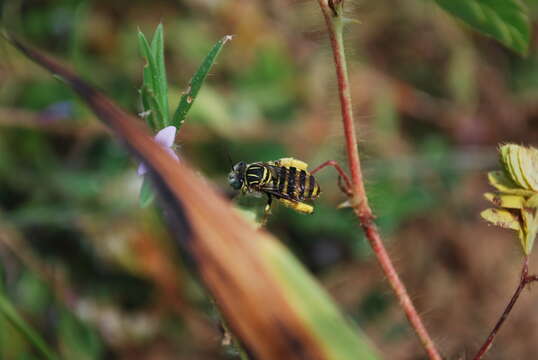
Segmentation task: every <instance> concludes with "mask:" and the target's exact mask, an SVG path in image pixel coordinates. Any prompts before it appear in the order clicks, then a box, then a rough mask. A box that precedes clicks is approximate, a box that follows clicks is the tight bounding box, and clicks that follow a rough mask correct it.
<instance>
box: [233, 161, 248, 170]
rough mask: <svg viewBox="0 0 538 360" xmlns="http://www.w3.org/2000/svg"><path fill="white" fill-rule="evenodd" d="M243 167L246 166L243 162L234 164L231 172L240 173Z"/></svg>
mask: <svg viewBox="0 0 538 360" xmlns="http://www.w3.org/2000/svg"><path fill="white" fill-rule="evenodd" d="M245 165H246V164H245V162H244V161H240V162H238V163H237V164H235V165H234V166H233V168H232V169H233V171H235V172H240V171H242V170H243V169H244V168H245Z"/></svg>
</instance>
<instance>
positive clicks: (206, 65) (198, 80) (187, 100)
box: [170, 35, 232, 129]
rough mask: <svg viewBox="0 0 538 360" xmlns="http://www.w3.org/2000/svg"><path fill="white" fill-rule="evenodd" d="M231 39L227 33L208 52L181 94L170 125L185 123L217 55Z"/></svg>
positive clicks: (178, 126) (179, 125)
mask: <svg viewBox="0 0 538 360" xmlns="http://www.w3.org/2000/svg"><path fill="white" fill-rule="evenodd" d="M231 39H232V36H231V35H226V36H225V37H223V38H222V39H220V40H219V41H217V43H216V44H215V45H214V46H213V48H212V49H211V50H210V51H209V54H207V56H206V57H205V59H204V61H203V62H202V65H200V67H199V68H198V70H197V71H196V73H195V74H194V76H193V77H192V79H191V81H190V82H189V85H188V87H187V90H185V92H184V93H183V95H182V96H181V99H180V100H179V104H178V106H177V109H176V111H175V113H174V116H173V118H172V122H171V123H170V125H173V126H175V127H177V128H178V129H179V128H180V127H181V125H182V124H183V120H184V119H185V116H186V115H187V113H188V112H189V110H190V108H191V106H192V104H193V103H194V100H195V99H196V96H198V92H199V91H200V88H201V87H202V84H203V82H204V80H205V78H206V77H207V74H208V73H209V70H211V67H212V66H213V63H214V62H215V60H216V58H217V55H218V54H219V53H220V50H221V49H222V47H223V46H224V44H226V43H227V42H228V41H229V40H231Z"/></svg>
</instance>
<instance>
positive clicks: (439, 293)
mask: <svg viewBox="0 0 538 360" xmlns="http://www.w3.org/2000/svg"><path fill="white" fill-rule="evenodd" d="M0 4H1V5H2V6H1V7H0V9H1V10H0V11H1V16H2V24H3V25H4V26H6V27H8V28H9V29H10V30H11V31H13V32H15V33H17V34H20V35H21V36H23V37H24V38H25V39H26V40H27V41H28V42H30V43H33V44H36V45H37V46H39V47H40V48H43V49H46V50H47V51H49V52H51V53H54V54H55V55H57V56H59V57H62V58H64V59H65V60H66V61H67V62H69V63H71V64H72V65H73V66H74V68H75V69H76V70H77V71H79V72H81V73H82V74H83V75H84V76H85V77H86V78H87V79H89V80H91V81H92V82H93V83H94V84H96V85H97V86H99V87H100V88H102V89H103V90H104V91H105V92H106V93H107V94H108V95H110V96H111V97H112V98H114V99H115V100H117V101H118V102H120V103H121V104H122V105H123V106H124V107H125V108H127V109H128V110H129V111H131V112H132V113H140V112H141V111H142V106H141V104H140V103H139V94H138V92H137V89H139V88H140V86H141V84H142V71H143V66H144V61H143V59H141V58H140V56H139V51H138V39H137V29H138V28H140V29H141V31H142V32H144V33H146V34H149V33H151V32H152V31H153V30H154V29H155V27H156V26H157V24H158V23H160V22H162V23H163V24H164V28H165V31H166V40H165V43H164V53H165V58H166V68H167V71H168V72H167V79H168V91H169V96H170V98H169V102H170V104H175V103H176V102H177V99H178V98H179V97H180V96H181V94H182V92H183V91H184V90H185V89H186V84H188V81H189V79H190V78H191V77H192V75H193V74H194V73H195V72H196V70H197V69H198V66H199V64H200V63H201V61H202V60H203V59H204V57H205V56H206V55H207V52H208V51H209V49H211V47H212V46H213V45H214V44H215V42H216V41H218V39H221V38H222V37H223V36H224V35H226V34H233V35H234V38H233V40H232V41H231V42H230V43H229V44H227V45H226V46H227V47H226V51H224V52H223V53H221V54H220V55H219V58H218V61H217V62H216V63H215V65H214V67H213V68H212V70H211V71H210V73H209V75H208V77H207V79H206V82H205V85H204V87H203V88H202V89H201V91H200V93H199V95H198V98H197V101H196V103H195V104H194V105H193V107H192V109H191V111H190V112H189V114H188V116H187V118H186V122H185V126H184V127H183V128H182V131H181V133H180V135H179V136H178V143H179V153H180V155H181V156H182V157H184V158H185V159H187V161H189V162H190V163H191V164H194V165H195V166H196V167H197V168H198V169H199V170H200V172H201V173H203V174H204V175H206V176H207V177H209V178H210V179H211V180H212V181H213V182H214V183H215V185H216V186H218V187H220V188H221V189H222V191H223V192H224V193H227V194H230V196H232V195H233V194H231V193H230V190H229V189H228V186H227V184H226V174H227V172H228V171H229V167H230V164H229V160H228V155H229V156H230V157H231V158H232V159H233V161H239V160H244V161H259V160H273V159H277V158H279V157H284V156H293V157H296V158H299V159H302V160H305V161H307V162H308V163H309V164H310V166H316V165H317V164H319V163H321V162H323V161H325V160H328V159H335V160H338V161H340V162H341V163H344V164H345V157H344V155H343V153H342V147H343V146H342V142H343V138H342V136H341V124H340V121H339V115H338V105H337V98H336V91H335V85H334V69H333V67H332V64H331V61H332V59H331V57H330V52H329V49H328V44H327V39H326V38H325V35H324V32H323V29H324V27H323V23H322V19H321V15H320V13H319V9H318V8H317V4H315V3H314V2H301V1H296V2H286V1H283V0H272V1H261V0H259V1H211V0H203V1H200V0H196V1H195V0H183V1H178V2H166V1H154V2H151V3H148V2H146V1H142V0H135V1H129V2H127V1H124V0H122V1H114V2H111V1H84V0H55V1H52V0H40V1H37V0H7V1H4V2H0ZM528 6H529V9H530V10H529V13H528V16H529V19H530V22H531V27H530V29H531V30H530V34H531V35H530V46H529V50H528V55H527V57H525V58H522V57H520V56H518V55H517V54H514V53H512V52H510V51H508V50H507V49H506V48H505V47H503V46H502V45H500V44H498V43H497V42H495V41H493V40H491V39H489V38H486V37H483V36H480V35H478V34H476V33H474V32H471V31H468V30H467V29H466V28H465V27H461V26H459V25H458V23H457V22H454V21H453V19H452V18H451V17H449V16H447V14H446V13H444V12H443V11H440V10H439V8H438V7H437V5H436V4H435V3H434V2H430V1H410V2H406V3H405V4H402V3H400V2H395V1H393V0H382V1H378V2H357V3H350V6H348V7H347V11H348V12H349V16H350V17H352V18H358V19H360V20H361V22H362V24H361V25H356V26H353V27H350V28H349V29H348V32H347V36H346V45H347V48H348V53H349V54H350V60H351V74H350V79H351V82H352V84H353V88H352V89H351V90H352V95H353V98H354V100H355V103H356V106H357V108H356V114H357V123H358V132H359V134H358V136H359V140H360V146H361V156H362V160H363V163H364V168H365V176H366V179H367V180H366V181H367V188H368V191H369V194H370V197H371V201H372V203H373V207H374V210H375V213H376V215H377V216H378V219H377V221H378V223H379V224H380V226H381V229H382V232H383V233H384V235H385V237H386V238H387V239H388V241H390V242H391V243H390V247H391V253H392V254H393V255H394V256H395V257H396V259H397V267H398V268H399V269H401V270H402V274H403V277H404V279H405V281H406V283H407V284H409V287H410V290H411V293H412V294H413V295H414V294H417V295H418V298H419V301H418V305H419V308H421V309H426V311H427V312H428V314H427V316H426V320H427V323H428V328H431V330H432V332H433V334H434V337H436V338H443V339H446V338H450V339H449V340H446V341H444V342H442V344H441V349H442V351H443V353H445V354H447V356H448V357H457V356H458V355H461V351H462V349H465V348H467V349H469V348H473V347H474V346H475V345H476V343H477V341H479V340H481V335H482V334H483V333H484V331H486V330H485V329H486V328H487V327H488V326H490V324H491V321H492V316H495V315H491V314H489V313H488V312H487V311H486V310H485V313H484V314H482V315H481V314H474V311H472V310H471V309H477V308H480V309H490V308H493V309H498V308H500V307H501V306H503V305H504V304H499V303H498V301H500V302H501V303H503V302H504V299H503V297H502V296H498V295H499V294H503V293H505V292H504V288H503V287H502V286H503V285H502V284H503V282H502V281H498V278H497V277H495V278H490V277H486V276H488V275H486V274H492V275H491V276H498V277H499V278H503V279H506V278H512V277H510V276H511V275H513V274H512V272H511V271H513V269H514V268H517V267H518V266H519V256H518V254H511V253H510V249H511V247H510V245H511V244H508V245H506V247H504V246H505V245H504V244H505V242H503V241H502V240H503V238H502V237H501V235H496V233H495V232H492V230H490V229H488V228H487V227H486V226H485V225H484V224H483V223H482V222H480V220H479V219H478V216H477V214H478V212H479V210H480V209H482V208H484V204H483V203H480V201H481V200H480V194H481V193H483V192H484V191H485V189H486V185H487V184H486V181H485V180H483V173H484V171H485V170H491V169H494V168H495V167H497V154H496V144H497V143H499V142H508V141H509V142H514V143H529V144H536V143H538V132H536V131H535V129H536V125H537V124H538V107H537V106H536V104H537V103H538V102H537V101H536V97H537V96H538V71H537V70H536V69H537V68H538V66H537V65H538V48H537V46H536V35H535V33H536V30H535V29H536V19H537V17H538V6H537V5H536V1H528ZM169 110H170V111H171V113H173V112H172V111H173V110H174V109H169ZM141 121H142V120H141ZM137 165H138V164H135V163H134V162H133V161H132V160H131V159H130V158H129V157H128V156H127V155H126V153H125V151H124V150H123V149H122V148H121V146H120V145H118V144H117V143H116V142H115V141H114V140H112V138H111V137H110V136H109V135H108V133H107V132H106V131H105V130H104V129H103V127H102V126H101V125H99V124H98V122H97V120H95V119H94V117H93V116H92V115H91V114H90V113H89V111H88V110H87V109H86V108H85V107H84V106H82V105H81V103H80V102H79V100H78V99H77V98H76V97H75V96H74V95H73V94H72V93H71V92H70V91H69V90H68V89H67V88H66V87H65V86H64V85H63V84H62V83H60V82H59V81H58V80H57V79H54V78H52V77H50V76H49V75H48V74H47V73H45V72H44V71H42V70H40V69H38V68H37V67H36V66H35V65H33V64H31V63H30V62H28V61H27V60H25V59H23V58H22V57H21V55H20V54H17V53H16V52H15V51H14V50H13V49H11V48H9V47H7V46H6V45H5V44H4V43H3V42H1V43H0V189H1V191H0V274H1V276H0V288H1V289H2V291H3V293H4V294H5V296H6V297H7V298H8V299H9V300H10V301H11V303H12V304H14V305H15V307H16V309H17V311H18V313H19V314H20V315H21V316H22V317H24V319H25V320H26V321H27V322H28V323H29V324H30V325H31V326H32V327H33V328H34V329H36V331H37V332H39V333H40V334H42V335H43V337H44V339H45V340H46V341H47V343H48V344H49V345H50V346H51V347H52V348H54V349H55V350H56V351H58V352H59V353H60V355H61V356H62V357H65V358H82V357H83V355H82V353H84V354H85V355H86V356H88V358H135V357H136V358H140V359H149V358H163V359H167V358H174V359H193V358H196V359H215V358H227V357H228V355H226V354H227V351H226V350H225V349H223V348H222V347H221V346H220V344H219V341H218V339H219V336H220V335H219V330H218V326H217V325H216V321H215V320H214V319H212V318H210V317H208V316H207V315H206V314H207V309H208V308H210V302H209V301H208V300H207V298H206V297H205V296H204V295H203V291H202V290H201V289H200V287H199V285H198V283H197V282H196V281H195V280H193V279H192V278H191V277H190V275H188V272H187V271H186V269H187V266H186V265H185V264H188V259H180V258H178V257H177V256H176V255H175V251H173V250H174V245H173V244H171V243H170V242H169V241H168V238H167V237H166V234H163V233H162V225H161V219H160V215H159V214H158V212H157V211H155V210H154V209H152V208H147V209H140V208H139V207H138V202H137V196H138V191H139V189H140V186H141V179H140V178H139V177H138V176H137V175H136V166H137ZM317 178H318V180H319V182H320V184H321V187H322V190H323V194H322V197H321V198H320V200H319V201H318V202H316V212H315V213H314V214H313V215H312V216H303V215H301V214H296V213H294V212H293V211H291V210H290V209H286V208H283V207H275V209H274V216H272V217H271V220H270V222H269V229H270V230H271V231H273V232H275V233H276V234H277V235H278V236H279V238H281V239H284V240H285V242H286V244H287V245H288V246H290V247H291V248H292V249H293V250H294V251H295V253H296V254H297V256H298V257H299V258H301V260H303V261H304V262H305V263H306V264H307V265H308V266H309V267H310V269H312V270H313V271H314V272H315V273H316V275H317V276H319V278H320V279H321V281H322V282H324V283H325V284H326V286H327V287H328V289H329V290H330V291H331V292H332V293H333V295H334V296H335V297H336V299H337V301H338V302H339V303H340V304H341V305H342V307H343V308H344V309H345V310H346V311H348V312H349V314H350V316H352V317H353V318H355V319H356V320H357V321H359V322H360V323H361V326H362V328H363V329H365V331H366V332H367V333H368V335H369V336H371V337H372V338H373V339H374V342H375V343H376V344H377V345H378V348H380V349H381V350H382V351H383V352H384V354H385V356H386V357H387V358H391V359H420V358H421V356H422V355H421V354H422V353H421V350H420V349H419V348H418V346H417V345H416V342H415V340H414V337H413V335H412V334H411V332H410V331H409V329H408V327H407V326H406V325H405V322H404V320H403V319H402V316H401V313H400V312H399V310H398V308H397V304H395V302H394V301H393V300H392V297H390V295H388V294H387V290H386V289H385V286H386V284H385V283H383V282H382V279H381V277H380V273H379V272H378V271H377V268H376V265H375V264H374V263H373V262H372V261H371V260H370V258H369V253H370V250H369V248H368V245H367V244H366V243H365V242H364V240H363V238H362V235H361V233H360V231H359V229H358V227H357V224H356V220H355V219H354V217H353V215H352V214H351V213H350V212H348V211H347V210H340V211H337V210H335V206H336V204H338V203H339V202H341V201H342V199H343V195H342V194H341V193H340V192H339V190H338V187H337V186H336V175H335V174H334V173H332V172H331V170H327V171H326V172H322V173H320V174H319V176H317ZM477 179H478V180H477ZM237 201H238V203H239V205H240V206H243V207H246V208H247V209H249V210H252V211H261V210H262V209H263V203H264V200H263V199H256V198H242V199H237ZM509 236H510V235H506V237H509ZM471 237H472V238H471ZM481 239H484V241H487V242H481V241H482V240H481ZM506 243H508V242H506ZM478 244H483V245H484V246H487V251H481V252H477V251H476V249H477V248H478ZM470 253H473V254H474V257H472V260H470V259H469V255H468V254H470ZM477 253H478V254H477ZM499 253H501V254H503V264H500V262H499V257H496V256H498V255H497V254H499ZM506 254H508V255H506ZM510 254H511V255H510ZM504 262H506V263H504ZM514 264H518V265H517V266H515V265H514ZM481 276H482V277H481ZM503 276H504V277H503ZM485 284H499V285H497V286H499V287H496V288H495V289H494V290H492V287H491V286H493V285H491V286H490V285H487V286H486V285H485ZM508 285H509V287H510V286H511V284H508ZM510 291H511V290H510ZM506 293H507V294H508V292H506ZM492 294H494V296H493V295H492ZM454 296H458V301H454ZM520 305H521V307H520V308H519V309H521V310H520V311H522V312H523V311H528V312H527V313H524V315H525V316H523V317H521V318H517V317H515V318H513V319H512V320H513V323H514V328H513V329H512V330H510V331H507V334H506V335H505V337H504V338H503V337H500V338H499V339H498V343H497V347H496V348H495V349H497V351H493V352H492V353H491V355H490V357H491V359H503V358H517V357H520V358H532V357H533V356H534V355H533V354H534V352H535V350H536V349H535V345H534V344H532V342H530V341H526V340H525V338H526V337H525V336H522V332H521V331H520V330H519V329H526V330H525V331H526V332H525V333H526V334H528V333H529V331H532V330H536V324H534V323H530V322H525V321H526V320H525V319H530V318H532V315H534V314H535V312H533V311H535V310H534V307H532V306H531V305H530V304H529V305H525V303H521V304H518V306H520ZM261 311H262V309H261ZM529 312H530V313H529ZM471 313H473V315H472V324H470V318H469V314H471ZM495 314H496V313H495ZM529 321H530V320H529ZM521 324H523V325H525V326H519V325H521ZM477 336H478V337H480V339H479V340H477V338H476V337H477ZM2 344H10V345H9V346H2ZM402 349H403V350H402ZM404 350H405V351H404ZM403 353H405V355H402V354H403ZM0 358H2V359H4V358H5V359H38V358H39V355H38V354H37V353H36V352H35V350H34V348H33V346H32V344H30V343H28V341H27V340H26V339H25V338H24V337H22V336H21V335H20V334H19V332H17V331H15V329H13V327H12V326H11V325H10V324H9V323H8V322H6V321H5V319H4V318H1V317H0Z"/></svg>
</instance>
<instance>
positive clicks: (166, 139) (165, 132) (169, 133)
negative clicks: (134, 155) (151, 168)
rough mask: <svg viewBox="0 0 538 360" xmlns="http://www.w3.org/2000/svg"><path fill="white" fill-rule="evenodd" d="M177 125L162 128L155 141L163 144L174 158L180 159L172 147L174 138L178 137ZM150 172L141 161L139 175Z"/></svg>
mask: <svg viewBox="0 0 538 360" xmlns="http://www.w3.org/2000/svg"><path fill="white" fill-rule="evenodd" d="M176 130H177V129H176V127H175V126H167V127H165V128H164V129H161V130H160V131H159V132H158V133H157V135H155V141H156V142H157V144H159V145H161V146H162V147H163V149H164V150H166V152H167V153H168V154H170V156H172V157H173V158H174V159H176V160H177V161H179V157H178V156H177V154H176V153H175V151H174V150H173V149H172V145H174V140H175V139H176ZM147 172H148V169H147V167H146V165H144V163H141V164H140V165H139V166H138V170H137V174H138V176H142V175H144V174H145V173H147Z"/></svg>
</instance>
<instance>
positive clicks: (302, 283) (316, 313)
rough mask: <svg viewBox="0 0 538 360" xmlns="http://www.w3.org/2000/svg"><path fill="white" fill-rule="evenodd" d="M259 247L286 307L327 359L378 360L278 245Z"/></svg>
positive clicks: (365, 339)
mask: <svg viewBox="0 0 538 360" xmlns="http://www.w3.org/2000/svg"><path fill="white" fill-rule="evenodd" d="M259 245H260V247H262V249H263V250H262V251H263V253H264V256H265V257H266V258H267V262H268V263H269V265H270V266H268V270H269V271H270V272H272V273H273V274H274V276H275V277H276V278H277V279H278V280H279V283H280V284H282V286H283V287H284V288H285V289H286V291H285V292H284V296H285V297H286V300H287V303H288V304H289V306H290V307H291V308H294V309H295V311H297V313H298V314H299V316H301V318H302V320H303V321H304V322H305V323H306V324H307V325H308V326H307V329H309V331H310V332H311V334H312V336H313V337H314V338H316V340H317V341H318V342H319V344H321V345H322V348H323V349H324V350H325V356H326V358H327V359H362V360H375V359H378V358H379V357H378V354H377V353H376V351H375V350H374V348H373V347H372V346H371V344H370V342H369V340H368V339H367V337H366V335H365V334H364V333H363V332H362V331H361V330H360V329H358V328H357V327H355V326H354V324H350V323H349V322H348V321H347V320H346V319H345V318H344V317H343V316H342V315H341V314H340V313H339V311H338V309H337V308H336V307H335V305H334V304H333V302H332V301H331V299H330V298H329V297H328V296H327V294H326V293H325V292H324V291H323V290H322V288H321V287H320V286H319V285H318V284H317V283H316V282H315V280H314V279H313V278H312V277H311V276H310V275H309V274H308V273H307V272H306V271H305V270H304V267H303V266H302V265H301V264H300V263H299V262H298V260H297V259H295V258H294V257H293V256H292V255H291V254H290V253H289V252H288V251H287V250H286V249H285V248H284V247H283V246H282V244H280V243H277V242H268V241H267V242H266V241H264V242H260V244H259ZM305 294H308V296H307V297H305V296H304V295H305Z"/></svg>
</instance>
